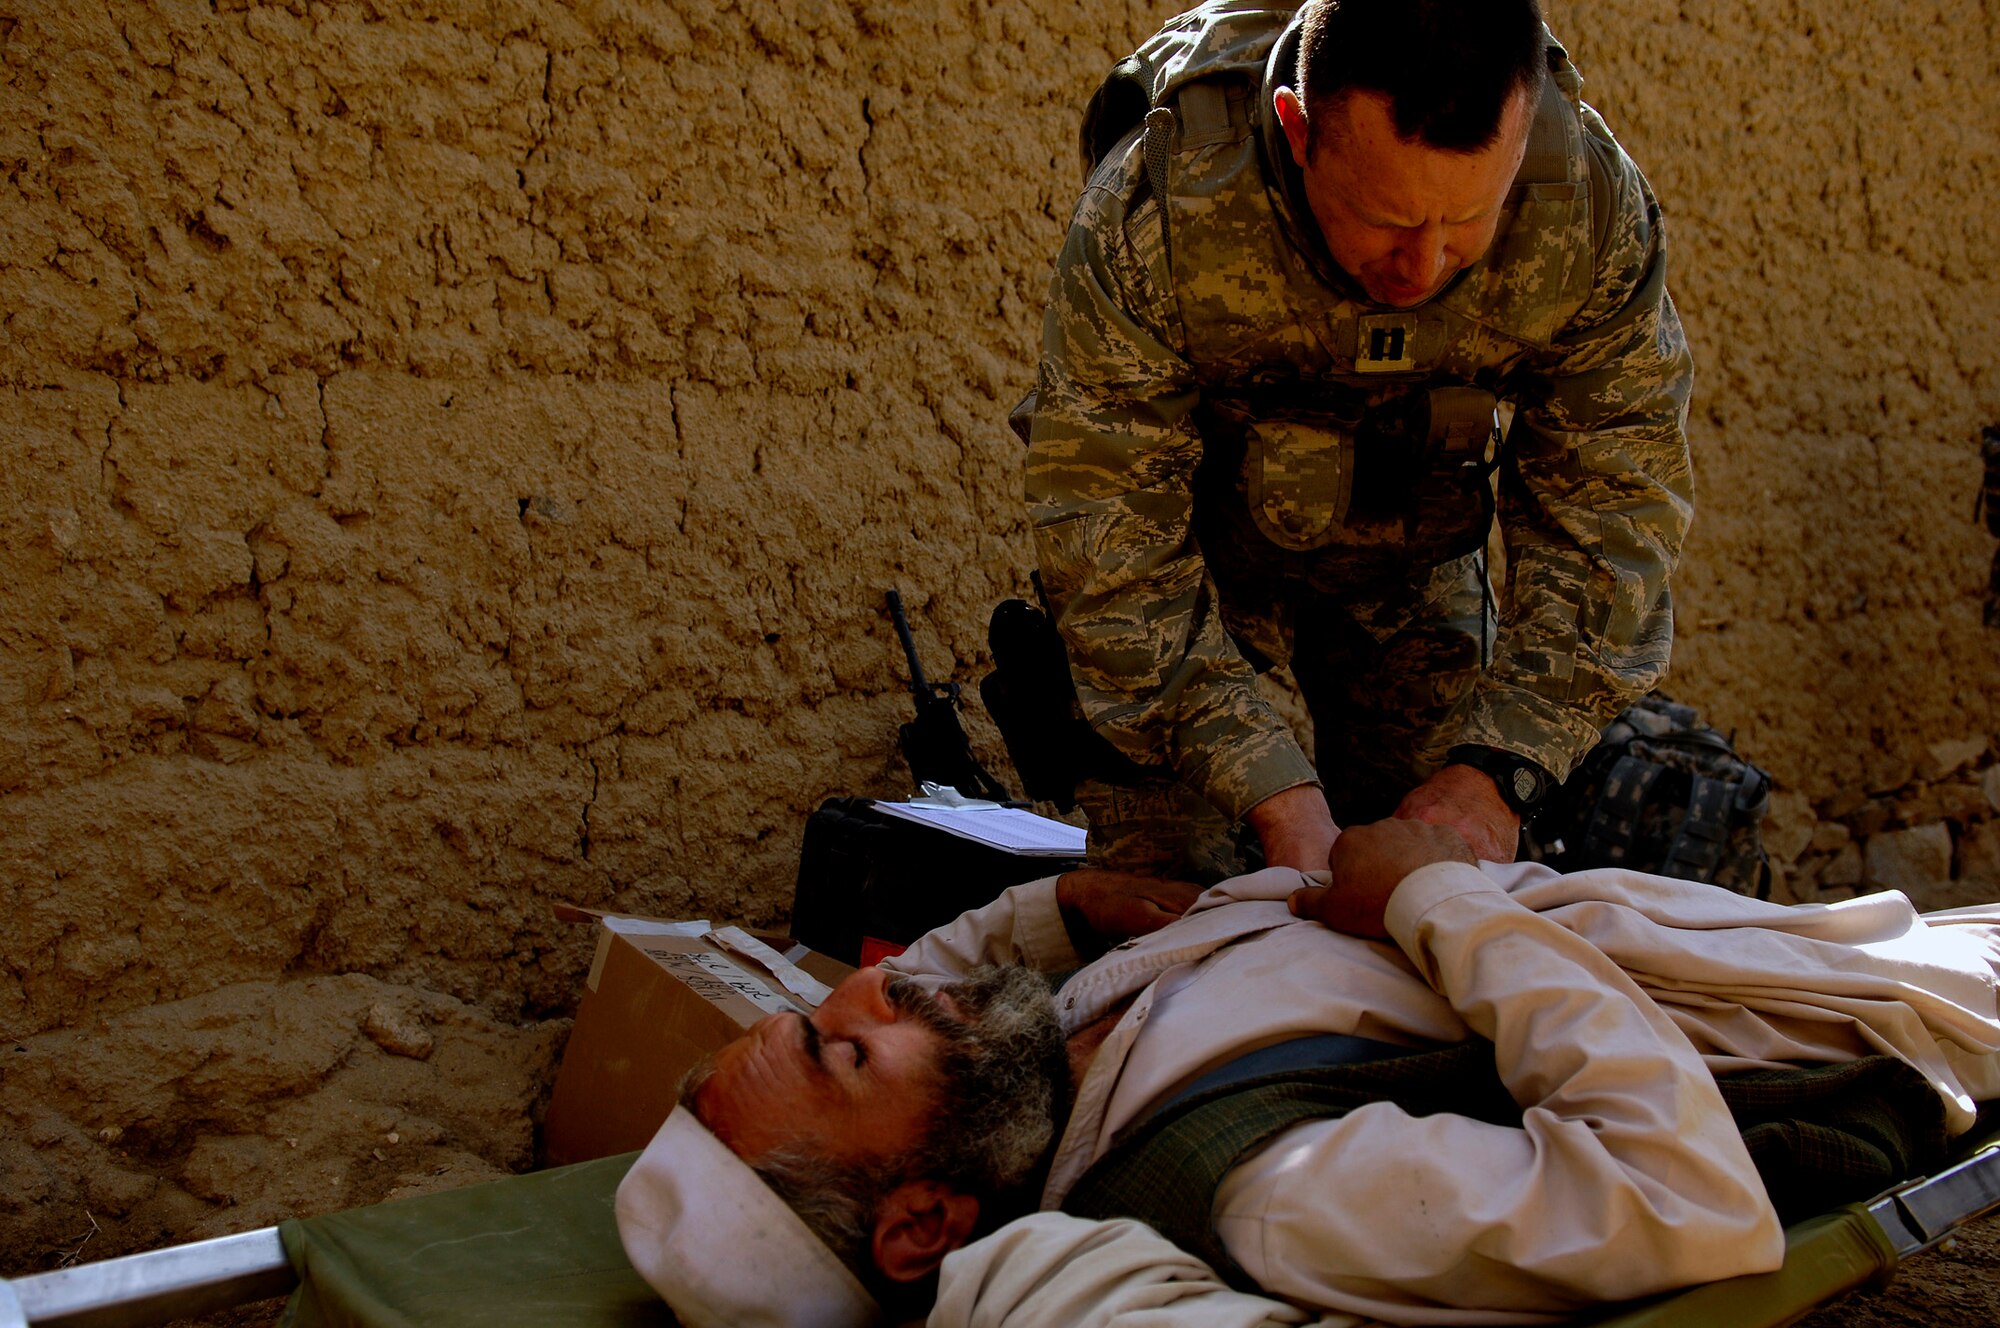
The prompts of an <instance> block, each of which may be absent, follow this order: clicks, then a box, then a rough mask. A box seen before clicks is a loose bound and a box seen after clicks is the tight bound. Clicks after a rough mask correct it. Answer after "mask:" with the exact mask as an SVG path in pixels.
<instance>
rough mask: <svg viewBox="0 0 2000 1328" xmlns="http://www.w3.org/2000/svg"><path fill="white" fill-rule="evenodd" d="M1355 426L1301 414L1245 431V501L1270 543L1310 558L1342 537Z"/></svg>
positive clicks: (1256, 424) (1351, 477)
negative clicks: (1310, 554) (1313, 553)
mask: <svg viewBox="0 0 2000 1328" xmlns="http://www.w3.org/2000/svg"><path fill="white" fill-rule="evenodd" d="M1357 423H1358V421H1348V420H1343V419H1339V418H1336V417H1335V416H1333V415H1326V414H1319V413H1301V414H1294V415H1290V416H1287V417H1285V418H1283V419H1263V420H1257V421H1255V422H1254V423H1251V424H1249V425H1248V427H1247V428H1245V430H1244V439H1243V441H1244V458H1243V461H1244V466H1243V469H1244V479H1245V481H1246V489H1247V492H1246V494H1245V497H1246V498H1247V499H1248V500H1249V507H1250V517H1251V519H1252V520H1253V521H1255V522H1256V524H1257V529H1258V530H1259V531H1261V532H1262V533H1263V535H1264V537H1265V538H1266V539H1268V540H1270V541H1271V542H1272V543H1273V544H1276V545H1277V546H1278V547H1279V548H1282V549H1290V550H1292V551H1294V552H1296V553H1306V552H1310V551H1311V550H1314V549H1323V548H1325V547H1326V546H1327V545H1329V544H1331V543H1333V542H1334V541H1335V540H1337V539H1339V538H1340V536H1341V533H1342V530H1343V529H1344V527H1345V525H1346V522H1347V514H1348V509H1349V508H1350V507H1352V506H1353V502H1354V466H1355V455H1354V436H1355V428H1356V424H1357Z"/></svg>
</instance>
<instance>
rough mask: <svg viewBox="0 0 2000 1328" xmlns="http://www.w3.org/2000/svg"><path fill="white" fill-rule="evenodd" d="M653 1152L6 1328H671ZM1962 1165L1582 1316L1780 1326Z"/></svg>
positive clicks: (1951, 1210)
mask: <svg viewBox="0 0 2000 1328" xmlns="http://www.w3.org/2000/svg"><path fill="white" fill-rule="evenodd" d="M637 1156H638V1154H636V1153H631V1154H626V1155H623V1156H620V1157H612V1158H604V1159H601V1160H599V1161H595V1162H584V1163H579V1164H577V1165H575V1166H570V1167H561V1168H557V1169H554V1170H550V1171H542V1172H534V1173H531V1174H528V1175H524V1176H515V1177H511V1178H509V1179H507V1180H501V1181H493V1182H489V1183H486V1184H483V1185H475V1186H471V1187H468V1188H466V1189H462V1190H453V1191H447V1192H444V1193H439V1194H429V1195H420V1196H416V1197H413V1198H407V1199H396V1200H391V1201H389V1202H386V1203H380V1204H375V1205H372V1206H370V1207H367V1208H356V1209H351V1210H349V1211H346V1212H340V1213H329V1214H326V1215H324V1216H321V1217H315V1218H308V1219H305V1220H303V1221H298V1220H294V1221H287V1222H284V1223H282V1224H280V1225H278V1226H275V1227H265V1228H263V1229H261V1230H258V1231H249V1232H245V1233H243V1234H241V1235H236V1236H223V1237H220V1238H218V1239H215V1240H205V1241H197V1242H194V1243H192V1244H188V1245H178V1246H174V1247H171V1248H168V1249H164V1250H156V1251H153V1252H151V1253H146V1254H133V1255H127V1256H125V1257H123V1258H116V1259H106V1260H103V1261H101V1262H98V1263H90V1264H82V1265H79V1266H77V1267H73V1268H65V1269H61V1270H58V1271H56V1272H49V1273H37V1274H34V1275H32V1276H29V1277H22V1278H17V1279H15V1280H13V1281H6V1280H0V1328H27V1326H28V1325H33V1326H34V1328H58V1326H60V1328H138V1326H139V1325H150V1324H164V1323H168V1322H170V1321H172V1320H174V1319H180V1318H189V1317H193V1316H196V1315H201V1314H208V1313H212V1312H214V1311H216V1310H220V1309H225V1308H228V1307H230V1306H233V1305H241V1304H247V1303H250V1302H254V1301H258V1300H265V1299H270V1298H274V1297H277V1296H281V1295H287V1294H289V1295H290V1300H289V1301H288V1303H287V1305H286V1307H285V1312H284V1315H283V1317H282V1318H281V1319H280V1321H279V1322H280V1324H281V1328H547V1325H550V1324H562V1325H566V1326H567V1328H670V1325H672V1324H673V1322H674V1320H673V1316H672V1315H671V1314H670V1313H669V1312H668V1310H667V1308H666V1306H665V1305H664V1304H662V1303H661V1302H660V1301H659V1299H658V1298H657V1297H656V1296H655V1295H654V1294H653V1292H652V1289H651V1288H650V1287H648V1286H647V1285H646V1284H645V1282H643V1281H641V1280H640V1278H639V1275H638V1274H637V1273H635V1272H634V1271H633V1270H632V1268H631V1265H630V1264H628V1263H627V1262H626V1259H625V1254H624V1251H623V1249H622V1248H621V1247H620V1245H619V1243H618V1232H617V1228H616V1225H615V1223H614V1220H613V1216H612V1196H613V1193H614V1192H615V1191H616V1189H617V1187H618V1182H619V1180H620V1179H621V1178H622V1177H623V1176H624V1174H625V1172H626V1170H627V1169H628V1168H629V1167H630V1166H631V1164H632V1162H633V1160H634V1159H635V1158H636V1157H637ZM1954 1156H1955V1157H1956V1159H1957V1160H1956V1161H1955V1162H1954V1163H1953V1164H1952V1165H1950V1166H1948V1167H1946V1168H1944V1169H1942V1170H1940V1171H1938V1172H1937V1173H1936V1174H1934V1175H1932V1176H1928V1177H1923V1178H1920V1179H1917V1180H1913V1181H1909V1182H1907V1183H1905V1184H1903V1185H1899V1186H1897V1187H1896V1188H1894V1189H1892V1190H1890V1191H1888V1192H1886V1193H1884V1194H1882V1195H1879V1196H1877V1197H1876V1198H1874V1199H1872V1200H1869V1201H1868V1202H1865V1203H1857V1204H1850V1205H1848V1206H1846V1207H1844V1208H1839V1209H1836V1210H1834V1211H1832V1212H1829V1213H1825V1214H1823V1215H1821V1216H1819V1217H1815V1218H1811V1219H1808V1220H1806V1221H1803V1222H1799V1223H1797V1224H1795V1225H1793V1226H1792V1227H1791V1228H1790V1229H1789V1231H1788V1232H1787V1233H1786V1239H1787V1245H1788V1249H1787V1253H1786V1258H1785V1265H1784V1267H1783V1268H1781V1269H1779V1270H1778V1271H1776V1272H1771V1273H1763V1274H1758V1275H1756V1276H1751V1277H1738V1278H1731V1279H1729V1280H1728V1281H1724V1282H1713V1283H1709V1284H1707V1285H1704V1286H1698V1287H1693V1288H1690V1289H1688V1290H1686V1291H1682V1292H1679V1293H1676V1294H1673V1295H1669V1296H1665V1297H1660V1298H1656V1299H1653V1300H1649V1301H1644V1302H1635V1303H1631V1304H1627V1305H1620V1306H1611V1307H1607V1308H1606V1310H1605V1311H1604V1312H1602V1313H1601V1314H1598V1315H1595V1316H1593V1317H1590V1318H1586V1319H1581V1320H1579V1321H1578V1323H1579V1325H1585V1324H1587V1325H1589V1328H1781V1325H1784V1324H1789V1323H1792V1322H1794V1321H1795V1320H1797V1319H1799V1318H1801V1317H1803V1316H1804V1315H1806V1314H1808V1313H1810V1312H1811V1311H1812V1310H1813V1309H1815V1308H1817V1307H1818V1306H1820V1305H1822V1304H1825V1303H1826V1302H1827V1301H1829V1300H1831V1299H1833V1298H1834V1297H1836V1296H1839V1295H1840V1294H1842V1293H1843V1292H1847V1291H1850V1290H1853V1289H1855V1288H1857V1287H1862V1286H1866V1285H1869V1284H1880V1283H1882V1282H1885V1281H1886V1280H1887V1279H1888V1278H1889V1277H1891V1276H1892V1275H1893V1274H1894V1272H1895V1270H1896V1267H1897V1265H1898V1264H1899V1263H1901V1262H1902V1260H1904V1259H1907V1258H1909V1257H1910V1256H1911V1255H1913V1254H1917V1253H1919V1252H1921V1251H1923V1250H1927V1249H1929V1248H1931V1247H1932V1246H1934V1245H1937V1244H1938V1243H1940V1242H1941V1241H1943V1240H1945V1239H1946V1238H1947V1237H1949V1236H1950V1235H1951V1233H1952V1232H1953V1231H1955V1230H1957V1229H1958V1228H1959V1227H1961V1226H1963V1225H1965V1224H1966V1223H1967V1222H1971V1221H1974V1220H1976V1219H1978V1218H1980V1217H1981V1216H1984V1215H1987V1214H1989V1213H1995V1212H2000V1111H1995V1110H1993V1109H1992V1104H1989V1109H1988V1110H1987V1111H1986V1112H1984V1113H1982V1115H1981V1118H1980V1122H1979V1125H1978V1127H1976V1128H1975V1129H1974V1130H1973V1131H1972V1132H1971V1134H1969V1135H1968V1136H1966V1138H1965V1139H1964V1140H1961V1141H1960V1145H1959V1148H1958V1151H1957V1152H1956V1153H1955V1155H1954Z"/></svg>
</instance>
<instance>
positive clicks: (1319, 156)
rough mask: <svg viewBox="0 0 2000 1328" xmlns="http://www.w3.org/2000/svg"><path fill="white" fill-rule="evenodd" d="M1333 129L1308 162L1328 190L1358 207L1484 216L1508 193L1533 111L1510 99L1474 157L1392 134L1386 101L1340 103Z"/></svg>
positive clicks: (1357, 97)
mask: <svg viewBox="0 0 2000 1328" xmlns="http://www.w3.org/2000/svg"><path fill="white" fill-rule="evenodd" d="M1334 114H1335V116H1336V124H1337V125H1338V129H1337V131H1336V132H1334V133H1331V134H1329V135H1328V136H1327V137H1326V138H1325V139H1324V140H1323V141H1322V143H1321V145H1320V147H1319V149H1318V150H1317V151H1316V152H1315V153H1314V154H1313V157H1314V163H1313V164H1314V166H1315V167H1316V168H1317V169H1318V171H1319V172H1320V173H1322V174H1324V175H1325V176H1326V178H1327V180H1328V182H1329V183H1330V184H1332V185H1335V186H1336V187H1338V188H1339V189H1340V190H1341V191H1342V192H1343V193H1344V194H1346V195H1347V196H1348V197H1349V198H1350V199H1352V200H1353V201H1354V202H1356V203H1357V204H1360V205H1362V206H1368V205H1371V204H1372V205H1373V206H1375V207H1378V208H1381V209H1383V210H1386V211H1403V210H1408V209H1410V208H1412V207H1415V206H1422V207H1423V208H1424V210H1425V211H1426V212H1430V211H1440V212H1443V213H1445V214H1447V219H1452V217H1451V214H1454V213H1459V212H1477V211H1480V210H1483V209H1484V208H1486V207H1489V206H1491V204H1492V203H1493V202H1494V201H1495V200H1496V199H1497V198H1499V197H1501V196H1503V195H1504V194H1505V192H1506V190H1507V188H1508V187H1509V186H1510V185H1512V183H1513V180H1514V175H1515V173H1516V172H1517V171H1518V170H1519V169H1520V164H1521V156H1522V154H1523V153H1524V152H1525V151H1526V149H1527V142H1528V132H1529V130H1530V128H1531V127H1532V125H1533V119H1534V117H1533V114H1532V106H1531V104H1530V102H1529V101H1528V99H1527V95H1526V94H1525V93H1517V94H1516V95H1515V98H1514V100H1513V101H1512V102H1510V103H1509V105H1508V108H1507V111H1506V114H1505V115H1504V116H1503V117H1502V119H1501V122H1500V132H1499V134H1498V136H1497V137H1496V138H1495V140H1494V141H1493V142H1492V143H1491V144H1489V145H1488V146H1487V147H1485V148H1482V149H1479V150H1477V151H1473V152H1454V151H1447V150H1444V149H1440V148H1433V147H1431V146H1429V145H1428V144H1425V143H1422V142H1420V141H1418V140H1415V139H1408V138H1404V137H1402V136H1401V135H1399V134H1398V133H1397V132H1396V128H1395V119H1394V114H1393V112H1392V110H1391V108H1390V105H1389V99H1388V98H1387V97H1385V96H1383V95H1381V94H1379V93H1371V92H1353V93H1349V94H1347V95H1345V96H1344V97H1343V98H1342V100H1341V103H1340V105H1339V106H1338V108H1337V109H1336V110H1335V112H1334Z"/></svg>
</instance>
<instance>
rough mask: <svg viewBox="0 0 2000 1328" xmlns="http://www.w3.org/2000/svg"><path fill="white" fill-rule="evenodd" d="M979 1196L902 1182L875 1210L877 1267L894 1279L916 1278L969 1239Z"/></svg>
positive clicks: (928, 1182) (934, 1184)
mask: <svg viewBox="0 0 2000 1328" xmlns="http://www.w3.org/2000/svg"><path fill="white" fill-rule="evenodd" d="M978 1224H979V1200H977V1199H975V1198H973V1197H972V1196H971V1195H969V1194H960V1193H959V1192H958V1191H957V1190H954V1189H953V1188H952V1187H951V1186H949V1185H946V1184H944V1183H943V1182H942V1181H935V1180H906V1181H904V1182H903V1183H902V1184H901V1185H898V1186H897V1187H896V1188H895V1189H894V1190H891V1191H890V1192H889V1196H888V1197H887V1198H886V1199H884V1200H883V1201H882V1206H881V1207H880V1208H879V1209H877V1210H876V1214H875V1237H874V1242H873V1252H874V1255H875V1266H876V1267H877V1268H880V1269H881V1270H882V1273H883V1275H884V1276H886V1277H888V1278H889V1279H890V1280H891V1281H896V1282H914V1281H916V1280H917V1279H918V1278H920V1277H923V1276H925V1275H926V1274H928V1273H930V1272H932V1271H934V1270H935V1269H936V1268H937V1266H938V1265H939V1264H941V1263H943V1262H944V1256H945V1255H947V1254H950V1253H951V1252H952V1251H953V1250H955V1249H957V1248H958V1247H959V1246H961V1245H963V1244H965V1243H966V1242H967V1241H968V1240H970V1239H971V1238H972V1229H973V1227H975V1226H977V1225H978Z"/></svg>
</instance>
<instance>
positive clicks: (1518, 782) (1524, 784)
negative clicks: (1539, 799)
mask: <svg viewBox="0 0 2000 1328" xmlns="http://www.w3.org/2000/svg"><path fill="white" fill-rule="evenodd" d="M1538 782H1539V781H1538V780H1536V778H1535V772H1534V771H1532V770H1516V771H1515V772H1514V797H1515V798H1516V799H1517V800H1519V801H1521V802H1526V801H1528V800H1529V799H1530V798H1532V797H1534V796H1535V785H1536V784H1537V783H1538Z"/></svg>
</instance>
